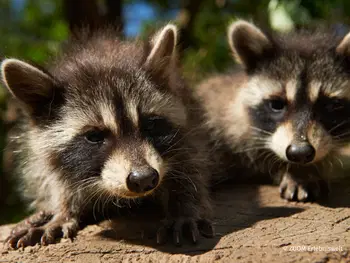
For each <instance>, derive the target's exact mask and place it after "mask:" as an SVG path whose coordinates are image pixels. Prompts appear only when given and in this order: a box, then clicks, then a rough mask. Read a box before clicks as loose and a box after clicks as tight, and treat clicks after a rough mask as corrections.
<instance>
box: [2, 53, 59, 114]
mask: <svg viewBox="0 0 350 263" xmlns="http://www.w3.org/2000/svg"><path fill="white" fill-rule="evenodd" d="M1 76H2V81H3V82H4V84H5V85H6V87H7V88H8V89H9V91H10V92H11V93H12V95H13V96H14V97H16V98H17V99H18V100H19V101H20V102H21V103H22V104H23V106H24V108H25V109H26V110H27V111H28V113H29V114H30V115H35V114H37V113H39V112H40V110H42V109H43V107H44V105H47V104H48V103H50V101H51V100H52V96H53V92H54V80H53V78H52V77H51V76H50V75H48V74H47V73H45V72H43V71H42V70H40V69H38V68H36V67H34V66H32V65H30V64H28V63H26V62H23V61H21V60H18V59H5V60H4V61H3V62H2V63H1Z"/></svg>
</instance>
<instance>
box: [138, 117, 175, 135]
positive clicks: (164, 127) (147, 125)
mask: <svg viewBox="0 0 350 263" xmlns="http://www.w3.org/2000/svg"><path fill="white" fill-rule="evenodd" d="M142 122H143V123H142V130H143V132H144V133H145V134H146V136H148V137H161V136H166V135H169V134H170V133H172V130H173V127H172V125H171V124H170V123H169V122H168V121H167V120H166V119H165V118H163V117H161V116H149V117H147V118H145V119H144V120H143V121H142Z"/></svg>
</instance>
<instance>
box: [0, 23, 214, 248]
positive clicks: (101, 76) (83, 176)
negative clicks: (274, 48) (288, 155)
mask: <svg viewBox="0 0 350 263" xmlns="http://www.w3.org/2000/svg"><path fill="white" fill-rule="evenodd" d="M115 35H116V34H115V32H113V30H111V29H104V30H98V31H97V32H88V33H86V32H85V33H82V34H81V35H80V36H79V37H78V38H76V39H75V40H72V41H71V42H70V44H68V48H67V49H66V51H65V52H64V54H63V55H62V56H61V57H60V58H58V59H57V61H56V62H55V63H53V66H52V67H50V68H49V70H45V69H42V68H40V67H37V66H34V65H32V64H28V63H26V62H24V61H21V60H17V59H13V58H10V59H5V60H4V61H3V62H2V65H1V69H2V80H3V82H4V84H5V85H6V87H7V88H8V89H9V91H10V92H11V93H12V95H13V96H14V97H15V98H16V99H17V101H18V102H19V103H20V106H21V108H22V109H23V113H24V114H23V117H21V123H19V124H18V125H17V127H16V130H15V131H16V132H15V135H14V136H12V138H11V139H12V143H13V145H12V146H14V149H15V150H14V153H15V155H16V156H15V159H16V163H17V172H18V174H19V178H20V181H21V182H23V186H22V188H21V192H22V194H23V195H24V197H25V198H26V199H27V200H29V201H31V205H30V207H31V208H33V209H35V211H36V212H35V213H34V214H33V215H32V216H30V217H29V218H27V219H25V220H24V221H23V222H20V223H19V224H18V225H17V226H16V227H15V228H14V229H13V231H12V232H11V235H10V236H9V237H8V239H7V243H8V245H9V246H10V247H12V248H15V249H16V248H19V247H26V246H30V245H35V244H41V245H47V244H52V243H55V242H56V241H57V240H58V239H59V238H62V237H64V238H73V237H75V235H76V234H77V232H78V231H79V230H80V229H82V228H83V227H84V226H86V225H88V224H93V223H98V222H100V221H101V220H103V219H106V215H108V217H109V218H113V216H117V215H118V211H119V209H122V208H124V207H130V208H131V209H132V208H134V209H136V210H137V209H138V208H139V207H141V206H142V205H143V204H146V203H147V204H149V203H151V204H154V206H155V207H160V209H161V214H162V215H163V218H164V220H160V222H154V223H155V224H158V225H159V228H158V231H157V233H156V238H157V243H159V244H162V243H164V242H166V238H167V237H166V236H167V233H168V230H170V231H172V232H173V238H174V243H175V244H176V245H179V244H181V243H182V240H183V238H182V230H183V227H185V229H187V230H188V231H189V235H190V236H191V240H192V241H193V242H196V241H197V239H198V238H199V235H200V230H203V228H202V229H199V227H198V226H205V228H204V229H205V230H206V232H203V231H202V234H203V235H206V236H212V235H213V230H212V224H211V201H210V199H209V195H208V189H207V188H208V186H207V184H208V182H207V181H208V179H209V175H208V169H207V168H206V165H205V163H206V152H205V149H203V147H202V146H201V143H200V141H199V137H198V136H196V134H195V132H193V131H192V127H191V123H192V122H191V119H192V118H193V116H194V115H195V114H194V112H192V111H191V108H195V107H192V106H191V105H192V99H191V97H190V96H187V95H186V93H187V90H188V89H187V88H185V83H184V81H183V79H182V77H181V74H180V68H179V67H178V65H177V64H178V62H177V60H176V41H177V40H176V39H177V29H176V27H175V26H174V25H172V24H169V25H167V26H165V27H163V28H162V29H161V30H160V31H159V32H158V33H157V34H155V36H153V38H152V39H151V41H150V42H149V43H143V42H141V41H138V40H136V41H121V40H120V39H117V38H116V37H115ZM97 207H100V208H101V207H102V209H97Z"/></svg>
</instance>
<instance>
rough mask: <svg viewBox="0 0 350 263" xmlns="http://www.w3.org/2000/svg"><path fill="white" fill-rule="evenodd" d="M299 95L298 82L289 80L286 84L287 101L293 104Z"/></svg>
mask: <svg viewBox="0 0 350 263" xmlns="http://www.w3.org/2000/svg"><path fill="white" fill-rule="evenodd" d="M296 94H297V82H296V80H294V79H293V80H289V81H288V82H287V84H286V97H287V100H288V101H290V102H293V101H294V100H295V95H296Z"/></svg>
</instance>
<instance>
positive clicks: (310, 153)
mask: <svg viewBox="0 0 350 263" xmlns="http://www.w3.org/2000/svg"><path fill="white" fill-rule="evenodd" d="M286 155H287V158H288V160H289V161H291V162H295V163H301V164H306V163H309V162H311V161H312V160H313V159H314V158H315V149H314V147H312V145H311V144H309V143H303V144H291V145H289V146H288V147H287V150H286Z"/></svg>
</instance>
